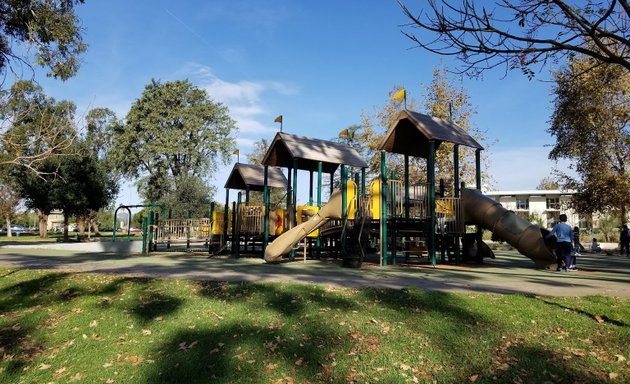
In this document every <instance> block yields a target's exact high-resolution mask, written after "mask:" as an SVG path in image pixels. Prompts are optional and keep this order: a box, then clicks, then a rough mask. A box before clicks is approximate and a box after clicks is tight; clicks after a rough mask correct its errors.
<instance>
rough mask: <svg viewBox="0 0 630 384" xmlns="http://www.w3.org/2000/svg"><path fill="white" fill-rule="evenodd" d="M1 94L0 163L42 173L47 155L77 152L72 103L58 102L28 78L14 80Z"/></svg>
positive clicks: (48, 156) (0, 164)
mask: <svg viewBox="0 0 630 384" xmlns="http://www.w3.org/2000/svg"><path fill="white" fill-rule="evenodd" d="M2 96H3V97H2V100H1V101H0V117H1V120H2V123H0V166H8V165H14V166H18V167H23V168H25V169H28V170H30V171H32V172H34V173H35V174H39V173H42V172H44V171H43V168H42V167H40V166H41V165H42V163H43V162H45V161H46V160H47V159H48V158H50V157H55V156H64V155H73V154H76V152H75V149H74V147H73V146H72V144H73V142H74V139H75V137H76V127H75V123H74V113H75V109H76V107H75V106H74V104H73V103H72V102H69V101H65V100H62V101H56V100H55V99H54V98H52V97H48V96H46V95H45V94H44V92H43V90H42V88H41V86H39V85H37V84H35V83H33V82H32V81H27V80H20V81H17V82H15V83H14V84H13V86H12V87H11V91H10V92H5V93H4V94H3V95H2ZM53 171H54V170H53Z"/></svg>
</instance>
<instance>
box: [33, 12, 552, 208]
mask: <svg viewBox="0 0 630 384" xmlns="http://www.w3.org/2000/svg"><path fill="white" fill-rule="evenodd" d="M407 3H411V0H410V1H408V2H407ZM417 3H418V4H422V3H423V2H422V1H418V2H417ZM411 8H413V6H412V7H411ZM77 13H78V16H79V17H80V19H81V21H82V25H83V27H84V28H85V33H84V38H85V41H86V42H87V43H88V44H89V48H88V51H87V52H86V54H84V55H83V57H82V60H83V64H82V67H81V69H80V71H79V73H78V75H77V76H75V77H73V78H71V79H69V80H67V81H66V82H61V81H58V80H53V79H47V78H45V77H43V76H41V75H39V74H38V77H37V80H38V81H39V82H40V84H41V85H42V86H43V87H44V89H45V91H46V93H47V94H49V95H51V96H54V97H56V98H58V99H69V100H72V101H74V102H75V103H76V104H77V105H78V112H79V114H81V113H85V112H86V111H87V110H88V109H90V108H94V107H108V108H110V109H112V110H114V111H115V112H116V113H117V114H118V117H119V118H124V117H125V115H126V113H127V111H128V110H129V107H130V106H131V104H132V103H133V102H134V100H136V99H137V98H138V97H139V96H140V95H141V93H142V91H143V88H144V86H145V84H147V83H148V82H149V81H150V80H151V79H152V78H155V79H159V80H162V81H170V80H178V79H189V80H190V81H191V82H192V83H193V84H195V85H197V86H199V87H203V88H205V89H207V90H208V92H209V94H210V96H211V97H212V98H213V99H214V100H216V101H220V102H222V103H224V104H226V105H227V106H228V107H229V108H230V112H231V115H232V117H233V118H234V119H235V120H237V122H238V126H239V129H240V131H239V133H238V136H237V143H238V148H239V149H240V152H241V154H242V155H241V156H244V154H246V153H247V152H249V151H250V150H251V144H252V143H253V142H255V141H257V140H259V139H260V138H268V139H271V138H273V135H274V134H275V132H276V131H277V129H278V124H277V123H274V122H273V120H274V118H275V117H276V116H277V115H279V114H282V115H283V116H284V130H285V131H286V132H291V133H295V134H302V135H306V136H311V137H316V138H321V139H330V138H332V137H335V136H336V135H337V133H338V132H339V131H341V130H342V129H344V128H346V127H348V126H349V125H352V124H358V123H359V122H360V115H361V113H362V112H368V113H369V112H372V111H373V110H374V107H375V106H379V105H383V104H384V103H385V102H386V101H387V97H388V96H387V93H388V91H390V90H391V89H392V87H393V86H394V85H402V86H404V87H405V88H406V89H407V92H408V94H409V96H411V97H414V98H416V99H420V98H421V96H422V95H421V92H422V91H421V88H420V84H421V83H424V84H427V83H429V82H430V81H431V75H432V69H433V67H435V66H436V65H438V64H440V62H443V63H444V64H445V65H446V66H447V67H451V68H454V67H455V64H456V63H455V62H451V61H449V59H445V58H444V57H440V56H437V55H434V54H431V53H429V52H427V51H424V50H421V49H418V48H413V47H414V46H413V43H412V42H411V41H410V40H409V39H407V38H406V37H405V36H404V35H403V34H402V33H401V27H400V25H402V24H405V23H406V22H407V20H406V19H405V17H404V15H403V12H402V11H401V9H400V7H399V6H398V4H397V3H396V1H394V0H382V1H376V0H368V1H359V0H348V1H333V0H322V1H295V0H210V1H180V2H172V1H162V0H151V1H148V0H136V1H131V2H130V1H122V0H109V1H94V0H93V1H87V2H86V3H85V4H83V5H80V6H78V7H77ZM454 79H455V78H454ZM545 79H548V75H547V72H546V70H545V72H543V73H540V74H539V75H538V79H537V80H534V81H529V80H528V79H527V78H526V77H525V76H523V75H522V74H521V73H520V72H518V71H515V72H511V73H508V75H507V77H505V78H504V73H503V72H502V71H500V70H498V71H493V72H488V73H486V74H485V75H484V78H483V79H482V80H471V79H467V78H465V79H464V88H465V89H466V90H467V92H468V93H469V95H470V97H471V102H472V104H473V106H474V107H475V108H476V110H477V114H476V115H475V116H474V118H473V124H475V125H476V126H477V127H479V128H480V129H482V130H485V131H486V136H487V139H488V141H490V142H493V143H494V144H493V145H492V146H491V147H490V148H489V149H488V151H487V155H488V156H489V172H490V173H491V174H492V175H493V177H494V180H495V184H494V186H493V187H494V189H501V190H513V189H534V188H535V187H536V186H537V185H538V182H539V181H540V180H541V179H542V178H543V177H545V176H548V175H549V174H550V170H551V167H552V166H553V165H554V164H553V163H551V162H550V161H549V160H548V159H547V155H548V152H549V148H547V147H545V145H549V144H552V143H553V139H552V138H551V137H550V136H549V135H548V134H547V133H546V129H547V126H548V123H547V122H548V121H549V117H550V115H551V112H552V101H553V98H552V96H551V91H550V90H551V86H552V84H551V83H549V82H544V81H541V80H545ZM242 158H243V157H242ZM234 160H236V159H234ZM231 167H232V164H229V165H228V166H226V167H225V168H224V169H221V170H220V171H219V172H218V173H217V174H216V176H215V179H214V182H213V184H214V185H216V186H217V187H218V189H219V195H218V196H217V197H216V198H217V200H219V201H222V199H223V198H222V196H224V195H223V194H224V192H223V188H222V187H223V184H224V183H225V179H226V177H227V174H228V172H229V169H231ZM130 183H131V181H129V182H128V183H127V184H126V186H125V187H124V188H123V189H122V191H121V194H120V196H119V198H118V202H119V203H126V204H133V203H137V202H138V197H137V195H136V193H135V192H134V191H133V189H134V187H129V185H130ZM303 188H306V186H305V185H304V187H303Z"/></svg>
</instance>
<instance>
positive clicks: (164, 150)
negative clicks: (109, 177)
mask: <svg viewBox="0 0 630 384" xmlns="http://www.w3.org/2000/svg"><path fill="white" fill-rule="evenodd" d="M126 120H127V121H126V124H125V125H124V126H123V127H121V128H120V129H117V130H115V137H114V141H113V145H112V149H111V152H112V156H113V160H114V163H115V165H116V167H117V168H118V169H119V170H120V171H121V172H122V173H123V174H125V175H127V176H131V177H142V178H141V179H140V182H139V185H138V191H139V193H140V194H141V195H142V196H144V197H145V198H147V199H148V200H150V201H159V200H160V199H161V198H162V197H164V196H166V194H167V193H168V191H169V189H170V181H169V180H168V179H169V178H171V177H172V178H174V179H177V178H178V177H180V176H183V175H190V176H198V177H202V178H207V177H210V176H211V174H212V172H214V171H215V170H216V169H217V166H218V164H219V162H220V161H221V160H222V162H223V163H226V162H227V161H228V159H229V158H230V155H231V154H232V150H233V149H234V144H235V140H234V138H233V136H232V135H233V134H234V132H235V130H236V126H235V122H234V120H232V118H231V117H230V116H229V113H228V109H227V107H226V106H224V105H223V104H221V103H218V102H215V101H213V100H212V99H210V96H209V95H208V93H207V92H206V91H205V90H203V89H201V88H198V87H196V86H194V85H193V84H191V83H190V82H189V81H188V80H184V81H173V82H164V83H162V82H159V81H157V80H153V81H151V83H149V84H148V85H147V86H146V87H145V89H144V92H143V93H142V95H141V96H140V98H139V99H138V100H136V101H135V102H134V103H133V105H132V106H131V110H130V111H129V113H128V114H127V119H126Z"/></svg>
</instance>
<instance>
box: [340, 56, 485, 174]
mask: <svg viewBox="0 0 630 384" xmlns="http://www.w3.org/2000/svg"><path fill="white" fill-rule="evenodd" d="M399 89H400V87H399V86H396V87H394V89H393V90H392V91H390V93H389V95H390V98H389V100H388V102H387V104H386V105H385V106H383V107H376V108H375V112H374V114H367V113H364V114H363V115H362V117H361V120H362V124H361V126H351V127H348V128H347V129H346V130H344V131H342V133H340V135H339V138H338V139H337V140H339V141H341V142H344V143H346V144H348V145H351V146H353V147H355V148H357V149H358V150H359V151H360V154H361V156H363V157H364V158H365V159H366V160H367V161H368V164H369V165H370V175H371V176H373V177H375V176H376V175H378V174H379V172H380V157H379V156H378V151H377V148H378V145H379V143H380V142H381V140H382V137H383V135H384V134H385V132H386V130H387V129H388V128H389V127H390V126H391V124H392V123H393V122H394V118H395V117H396V115H397V113H398V112H399V111H400V110H401V109H402V108H403V107H404V106H403V103H402V100H400V99H392V98H391V96H392V95H394V94H396V93H397V92H398V90H399ZM422 89H423V91H424V93H423V100H422V102H418V101H416V100H414V99H413V98H409V97H408V98H407V108H408V109H410V110H418V111H419V112H422V113H425V114H428V115H430V116H433V117H437V118H441V119H444V120H451V119H452V120H453V122H454V123H455V124H456V125H458V126H459V127H460V128H462V129H464V130H465V131H467V132H468V134H470V135H471V136H473V137H474V138H475V140H477V141H478V142H479V143H481V144H482V145H484V144H485V143H484V142H485V141H486V140H485V135H484V132H483V131H481V130H479V129H477V128H476V127H474V125H473V124H472V122H471V118H472V116H473V115H474V113H475V111H474V108H473V106H472V104H471V102H470V99H469V96H468V94H467V93H466V90H465V89H464V88H463V85H462V83H461V82H460V83H454V82H453V81H452V79H450V78H449V77H448V73H447V70H446V68H445V67H443V66H437V67H435V68H434V69H433V78H432V80H431V83H430V84H427V85H424V86H422ZM408 93H409V92H408ZM486 146H487V145H486ZM459 155H460V156H459V166H460V168H459V171H460V180H461V181H464V182H466V183H467V184H468V185H472V184H474V180H475V160H474V159H475V158H474V154H473V151H471V150H468V149H467V148H460V151H459ZM387 159H388V160H387V169H388V170H389V171H394V172H395V173H396V175H397V177H398V178H401V177H402V175H403V169H404V168H403V166H404V162H403V161H402V160H401V156H400V155H395V154H389V155H388V156H387ZM410 165H412V166H411V167H410V174H409V178H410V181H411V183H414V184H417V183H424V182H426V180H427V173H426V169H427V165H426V160H425V159H422V158H410ZM453 170H454V164H453V145H451V144H448V143H442V144H441V145H440V148H439V149H438V151H436V178H437V179H440V178H443V179H445V181H446V183H447V185H451V184H452V181H453ZM482 178H483V181H484V183H488V182H489V181H490V180H491V179H490V178H489V176H488V174H487V173H486V172H483V173H482Z"/></svg>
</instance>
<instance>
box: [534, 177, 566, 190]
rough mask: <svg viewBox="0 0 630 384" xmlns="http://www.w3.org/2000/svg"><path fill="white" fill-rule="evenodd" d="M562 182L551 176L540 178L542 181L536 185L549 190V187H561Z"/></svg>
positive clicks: (540, 188)
mask: <svg viewBox="0 0 630 384" xmlns="http://www.w3.org/2000/svg"><path fill="white" fill-rule="evenodd" d="M559 188H560V183H559V182H558V180H555V179H552V178H551V177H543V178H542V180H540V183H539V184H538V186H537V187H536V189H538V190H549V189H559Z"/></svg>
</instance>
